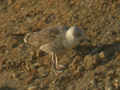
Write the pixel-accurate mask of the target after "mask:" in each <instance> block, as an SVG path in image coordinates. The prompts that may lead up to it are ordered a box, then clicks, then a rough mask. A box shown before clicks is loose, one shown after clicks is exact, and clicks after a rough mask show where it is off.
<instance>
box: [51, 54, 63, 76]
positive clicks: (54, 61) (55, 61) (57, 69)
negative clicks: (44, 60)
mask: <svg viewBox="0 0 120 90" xmlns="http://www.w3.org/2000/svg"><path fill="white" fill-rule="evenodd" d="M51 58H52V67H53V69H54V71H55V73H56V74H58V73H60V72H63V69H64V68H65V67H64V66H63V65H59V64H58V57H57V55H56V54H55V53H54V52H52V56H51Z"/></svg>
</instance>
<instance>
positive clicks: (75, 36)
mask: <svg viewBox="0 0 120 90" xmlns="http://www.w3.org/2000/svg"><path fill="white" fill-rule="evenodd" d="M66 39H67V40H68V42H69V43H71V44H76V45H77V44H79V43H80V42H82V41H85V40H86V39H87V38H86V36H85V33H84V31H83V30H81V29H80V28H79V27H77V26H71V27H70V28H69V29H68V30H67V32H66Z"/></svg>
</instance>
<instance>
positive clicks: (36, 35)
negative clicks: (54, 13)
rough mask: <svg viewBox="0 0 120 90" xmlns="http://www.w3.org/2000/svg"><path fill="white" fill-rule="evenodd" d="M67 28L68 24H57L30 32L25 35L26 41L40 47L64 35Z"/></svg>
mask: <svg viewBox="0 0 120 90" xmlns="http://www.w3.org/2000/svg"><path fill="white" fill-rule="evenodd" d="M67 30H68V27H67V26H62V25H55V26H52V27H48V28H45V29H42V30H40V31H38V32H32V33H28V34H27V35H26V36H25V38H24V41H25V42H26V43H27V44H29V45H31V46H33V47H36V48H39V47H40V46H41V45H44V44H47V43H52V42H53V41H55V40H56V39H57V38H60V37H61V38H62V37H64V34H65V32H66V31H67Z"/></svg>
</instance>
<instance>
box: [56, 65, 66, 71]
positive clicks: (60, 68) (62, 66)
mask: <svg viewBox="0 0 120 90" xmlns="http://www.w3.org/2000/svg"><path fill="white" fill-rule="evenodd" d="M65 68H66V67H65V66H64V65H61V64H60V65H56V68H55V69H56V70H57V71H64V70H65Z"/></svg>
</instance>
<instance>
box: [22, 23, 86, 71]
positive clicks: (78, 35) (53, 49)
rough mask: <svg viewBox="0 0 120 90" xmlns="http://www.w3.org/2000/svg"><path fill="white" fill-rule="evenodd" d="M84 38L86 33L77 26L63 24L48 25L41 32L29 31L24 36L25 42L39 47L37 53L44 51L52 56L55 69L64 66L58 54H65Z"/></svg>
mask: <svg viewBox="0 0 120 90" xmlns="http://www.w3.org/2000/svg"><path fill="white" fill-rule="evenodd" d="M84 40H86V36H85V33H84V31H83V30H81V29H79V28H78V27H77V26H71V27H70V28H68V27H66V26H61V25H56V26H53V27H48V28H46V29H44V30H41V31H39V32H33V33H28V34H27V35H26V36H25V38H24V42H25V43H27V44H30V45H31V46H33V47H35V48H37V49H38V50H37V55H39V52H40V51H44V52H46V53H48V54H49V55H50V56H51V59H52V63H53V65H54V66H55V70H57V69H58V68H59V69H60V68H61V67H63V66H62V65H59V64H58V56H62V55H64V54H65V53H66V52H67V51H69V50H71V49H72V48H74V47H76V46H77V45H79V44H80V42H81V41H84Z"/></svg>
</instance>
